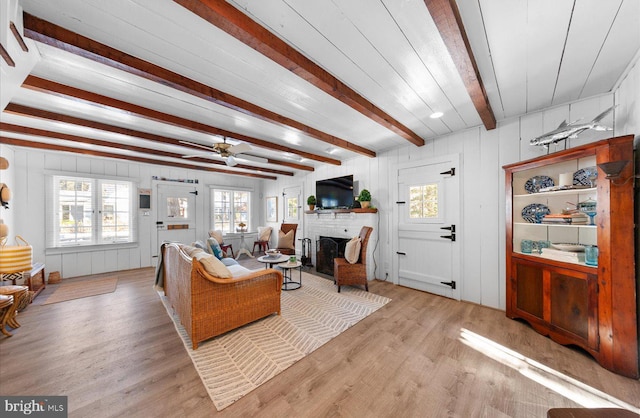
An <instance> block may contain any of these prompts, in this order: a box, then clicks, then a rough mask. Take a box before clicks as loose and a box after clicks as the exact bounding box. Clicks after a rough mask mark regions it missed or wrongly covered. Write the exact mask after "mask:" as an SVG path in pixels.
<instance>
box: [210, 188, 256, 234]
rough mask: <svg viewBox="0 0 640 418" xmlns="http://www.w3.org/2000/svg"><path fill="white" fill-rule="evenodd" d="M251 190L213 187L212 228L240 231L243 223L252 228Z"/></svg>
mask: <svg viewBox="0 0 640 418" xmlns="http://www.w3.org/2000/svg"><path fill="white" fill-rule="evenodd" d="M250 217H251V192H250V191H247V190H234V189H212V193H211V225H212V229H215V230H221V231H222V232H223V233H230V232H236V231H240V228H242V225H240V224H244V225H245V226H244V228H245V229H246V230H250V228H251V225H250V223H251V221H250Z"/></svg>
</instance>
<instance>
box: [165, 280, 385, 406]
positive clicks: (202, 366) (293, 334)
mask: <svg viewBox="0 0 640 418" xmlns="http://www.w3.org/2000/svg"><path fill="white" fill-rule="evenodd" d="M293 274H295V275H297V274H298V273H297V272H293ZM302 275H303V276H302V287H301V288H300V289H297V290H291V291H286V292H284V291H283V292H282V296H281V298H282V304H281V311H282V315H280V316H278V315H271V316H269V317H267V318H264V319H261V320H259V321H256V322H253V323H251V324H249V325H245V326H244V327H241V328H238V329H236V330H234V331H230V332H228V333H226V334H224V335H220V336H218V337H215V338H212V339H210V340H208V341H205V342H204V343H201V344H200V346H199V347H198V349H197V350H193V349H192V348H191V340H190V339H189V336H188V335H187V333H186V331H185V329H184V328H183V327H182V325H181V324H180V321H179V319H178V317H177V316H176V315H174V314H173V312H172V311H173V310H172V309H171V308H170V306H169V304H168V302H167V300H166V298H165V297H164V294H163V293H162V292H159V294H160V297H161V299H162V302H163V303H164V306H165V308H167V312H169V315H170V316H171V318H172V319H173V323H174V325H175V326H176V329H177V330H178V333H179V334H180V336H181V337H182V341H183V342H184V345H185V348H186V350H187V352H188V353H189V355H190V356H191V360H192V361H193V363H194V365H195V366H196V370H197V371H198V374H199V375H200V377H201V378H202V382H203V383H204V386H205V387H206V388H207V391H208V392H209V396H210V397H211V400H212V401H213V403H214V405H215V407H216V409H217V410H218V411H220V410H222V409H224V408H226V407H227V406H229V405H231V404H232V403H233V402H235V401H237V400H238V399H240V398H241V397H243V396H244V395H246V394H247V393H249V392H251V391H252V390H253V389H255V388H257V387H258V386H260V385H261V384H263V383H265V382H266V381H268V380H269V379H271V378H272V377H274V376H276V375H277V374H279V373H280V372H282V371H283V370H285V369H286V368H288V367H289V366H291V365H292V364H294V363H295V362H296V361H298V360H300V359H301V358H303V357H304V356H306V355H307V354H309V353H311V352H313V351H314V350H316V349H317V348H319V347H320V346H322V345H323V344H325V343H327V342H328V341H330V340H331V339H332V338H334V337H336V336H337V335H339V334H340V333H341V332H343V331H345V330H346V329H348V328H350V327H351V326H353V325H354V324H356V323H357V322H358V321H360V320H362V319H363V318H366V317H367V316H369V315H370V314H371V313H373V312H375V311H376V310H378V309H379V308H381V307H382V306H384V305H385V304H387V303H388V302H389V301H391V299H389V298H386V297H383V296H379V295H375V294H373V293H370V292H365V291H364V290H360V289H357V288H353V287H350V286H343V287H342V290H341V293H338V292H337V288H336V287H335V286H334V284H333V282H332V281H331V280H328V279H324V278H321V277H318V276H314V275H311V274H307V273H302Z"/></svg>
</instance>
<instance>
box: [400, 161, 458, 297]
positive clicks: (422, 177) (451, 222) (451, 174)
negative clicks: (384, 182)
mask: <svg viewBox="0 0 640 418" xmlns="http://www.w3.org/2000/svg"><path fill="white" fill-rule="evenodd" d="M458 160H459V157H458V156H457V155H449V156H444V157H441V158H437V159H430V160H424V161H420V162H411V163H409V164H404V165H402V166H399V167H398V169H397V198H396V202H397V203H396V204H395V206H396V207H395V214H396V216H395V219H396V222H397V228H396V231H397V237H395V239H394V241H395V245H394V249H395V258H394V272H395V277H396V278H397V283H398V284H400V285H402V286H407V287H411V288H414V289H418V290H423V291H426V292H430V293H435V294H438V295H442V296H446V297H449V298H453V299H460V285H461V283H460V251H461V245H460V238H461V229H460V226H461V225H460V205H461V202H460V192H459V189H460V186H459V183H460V182H459V176H457V175H456V173H457V172H458Z"/></svg>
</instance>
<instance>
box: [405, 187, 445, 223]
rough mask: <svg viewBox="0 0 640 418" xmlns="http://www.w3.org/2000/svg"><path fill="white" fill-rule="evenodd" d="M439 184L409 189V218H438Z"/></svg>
mask: <svg viewBox="0 0 640 418" xmlns="http://www.w3.org/2000/svg"><path fill="white" fill-rule="evenodd" d="M438 214H439V212H438V184H436V183H432V184H423V185H419V186H410V187H409V217H410V218H411V219H435V218H438Z"/></svg>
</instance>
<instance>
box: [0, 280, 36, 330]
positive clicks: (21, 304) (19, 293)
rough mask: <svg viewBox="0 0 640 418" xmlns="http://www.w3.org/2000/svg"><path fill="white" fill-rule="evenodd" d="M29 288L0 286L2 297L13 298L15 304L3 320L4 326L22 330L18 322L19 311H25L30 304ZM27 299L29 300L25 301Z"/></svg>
mask: <svg viewBox="0 0 640 418" xmlns="http://www.w3.org/2000/svg"><path fill="white" fill-rule="evenodd" d="M28 289H29V288H28V287H27V286H14V285H10V286H0V295H6V296H13V304H12V305H11V306H10V307H9V309H8V310H7V312H6V313H5V317H3V319H2V325H3V326H4V325H7V324H8V325H9V326H10V327H11V328H14V329H15V328H20V324H19V323H18V321H17V320H16V315H17V314H18V311H19V310H21V309H24V308H25V307H26V305H28V304H29V301H28V297H29V295H28V293H27V291H28ZM25 298H27V299H25Z"/></svg>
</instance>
